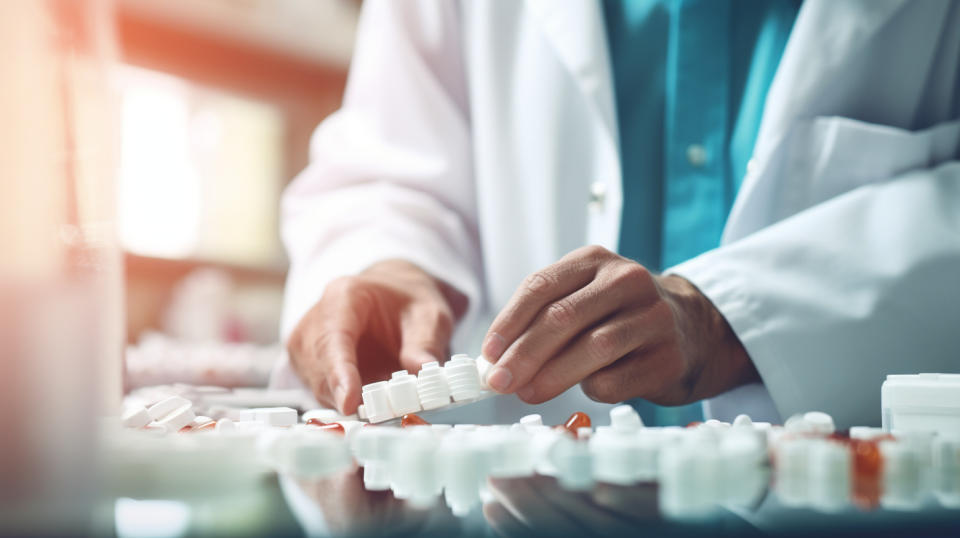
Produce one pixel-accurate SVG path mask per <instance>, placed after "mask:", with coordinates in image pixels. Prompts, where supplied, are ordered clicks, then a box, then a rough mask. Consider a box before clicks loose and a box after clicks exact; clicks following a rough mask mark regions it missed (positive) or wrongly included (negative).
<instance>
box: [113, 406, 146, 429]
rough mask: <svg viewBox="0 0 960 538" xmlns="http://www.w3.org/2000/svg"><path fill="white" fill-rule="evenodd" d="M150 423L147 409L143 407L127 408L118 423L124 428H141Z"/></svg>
mask: <svg viewBox="0 0 960 538" xmlns="http://www.w3.org/2000/svg"><path fill="white" fill-rule="evenodd" d="M152 421H153V419H152V418H151V417H150V413H148V412H147V408H146V407H143V406H136V407H129V408H127V409H126V410H125V411H124V412H123V415H122V416H121V417H120V423H121V424H123V426H124V427H125V428H142V427H144V426H146V425H147V424H150V422H152Z"/></svg>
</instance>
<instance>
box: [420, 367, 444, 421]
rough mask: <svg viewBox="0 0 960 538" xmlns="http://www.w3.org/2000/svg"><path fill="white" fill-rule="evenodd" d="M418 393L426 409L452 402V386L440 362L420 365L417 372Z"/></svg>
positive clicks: (421, 403)
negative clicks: (448, 383)
mask: <svg viewBox="0 0 960 538" xmlns="http://www.w3.org/2000/svg"><path fill="white" fill-rule="evenodd" d="M417 394H418V395H419V397H420V405H421V406H423V409H424V410H428V411H429V410H430V409H437V408H438V407H443V406H445V405H447V404H449V403H450V387H449V386H447V378H446V376H444V374H443V368H441V367H440V363H438V362H437V361H432V362H428V363H426V364H424V365H423V366H421V367H420V373H419V374H417Z"/></svg>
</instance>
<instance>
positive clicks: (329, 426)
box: [307, 418, 345, 435]
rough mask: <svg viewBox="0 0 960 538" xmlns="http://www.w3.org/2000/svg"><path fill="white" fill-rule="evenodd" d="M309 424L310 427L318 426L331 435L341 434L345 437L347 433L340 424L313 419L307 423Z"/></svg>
mask: <svg viewBox="0 0 960 538" xmlns="http://www.w3.org/2000/svg"><path fill="white" fill-rule="evenodd" d="M307 424H309V425H310V426H316V427H317V428H318V429H321V430H323V431H327V432H330V433H339V434H340V435H343V434H344V432H345V430H344V429H343V425H342V424H340V423H339V422H324V421H322V420H320V419H317V418H311V419H310V420H308V421H307Z"/></svg>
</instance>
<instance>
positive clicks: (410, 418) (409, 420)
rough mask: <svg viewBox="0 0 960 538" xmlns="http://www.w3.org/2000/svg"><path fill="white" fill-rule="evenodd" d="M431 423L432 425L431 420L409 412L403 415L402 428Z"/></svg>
mask: <svg viewBox="0 0 960 538" xmlns="http://www.w3.org/2000/svg"><path fill="white" fill-rule="evenodd" d="M429 425H430V423H429V422H427V421H426V420H423V419H422V418H420V417H419V416H417V415H415V414H413V413H407V414H406V415H403V417H402V418H401V419H400V427H401V428H407V427H409V426H429Z"/></svg>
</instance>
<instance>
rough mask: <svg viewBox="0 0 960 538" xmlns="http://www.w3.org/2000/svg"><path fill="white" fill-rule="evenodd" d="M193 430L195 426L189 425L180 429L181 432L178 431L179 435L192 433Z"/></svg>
mask: <svg viewBox="0 0 960 538" xmlns="http://www.w3.org/2000/svg"><path fill="white" fill-rule="evenodd" d="M191 430H193V426H191V425H190V424H187V425H186V426H184V427H182V428H180V429H179V430H177V433H187V432H189V431H191Z"/></svg>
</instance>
